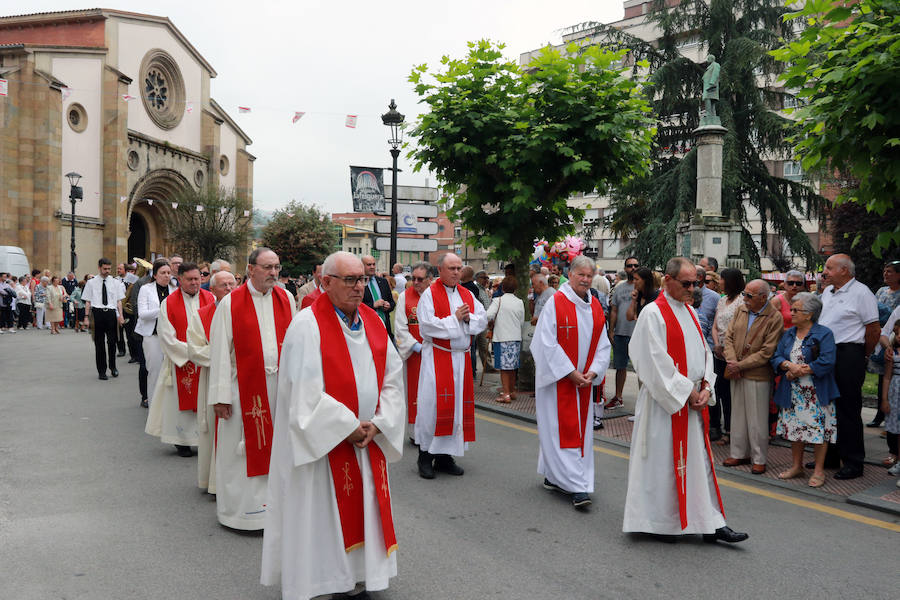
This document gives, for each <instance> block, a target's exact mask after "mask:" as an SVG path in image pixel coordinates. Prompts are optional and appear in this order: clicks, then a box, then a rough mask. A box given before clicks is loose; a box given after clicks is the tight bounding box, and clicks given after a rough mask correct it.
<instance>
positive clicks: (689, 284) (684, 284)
mask: <svg viewBox="0 0 900 600" xmlns="http://www.w3.org/2000/svg"><path fill="white" fill-rule="evenodd" d="M675 281H677V282H678V283H680V284H681V287H683V288H684V289H686V290H689V289H691V288H692V287H695V286H696V285H697V282H696V281H681V280H680V279H676V280H675Z"/></svg>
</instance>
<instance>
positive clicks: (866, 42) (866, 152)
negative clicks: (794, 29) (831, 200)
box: [772, 0, 900, 257]
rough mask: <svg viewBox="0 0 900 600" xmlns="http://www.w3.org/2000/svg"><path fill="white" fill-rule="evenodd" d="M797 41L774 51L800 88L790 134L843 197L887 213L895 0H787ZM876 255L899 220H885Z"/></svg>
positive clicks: (894, 114) (892, 172)
mask: <svg viewBox="0 0 900 600" xmlns="http://www.w3.org/2000/svg"><path fill="white" fill-rule="evenodd" d="M788 4H789V5H796V6H798V10H797V11H796V12H792V13H790V14H788V15H786V21H787V24H788V27H790V26H791V25H793V24H794V23H797V24H799V25H800V26H801V27H804V28H803V29H802V32H801V33H800V36H799V39H797V40H795V41H786V42H785V44H784V47H782V48H780V49H778V50H775V51H773V52H772V55H773V56H774V57H775V58H777V59H778V60H780V61H784V62H785V63H787V70H786V71H785V73H784V82H785V85H786V86H788V87H789V88H793V89H796V90H798V91H797V97H798V98H799V99H800V100H801V104H802V105H801V106H800V107H799V108H798V109H797V110H796V111H795V113H794V116H795V117H796V119H797V122H798V124H799V126H800V133H799V134H798V135H797V136H796V137H794V138H793V141H795V142H796V146H795V148H794V150H795V152H796V154H797V156H799V157H800V158H801V159H802V163H803V168H804V169H807V170H809V171H816V172H819V173H822V174H823V175H824V176H826V177H830V176H831V174H832V173H834V172H835V171H836V172H837V173H838V176H839V178H840V180H841V183H842V184H843V185H842V187H843V191H842V194H841V197H840V198H839V200H840V201H848V200H849V201H852V202H857V203H859V204H861V205H863V206H864V207H865V208H866V209H867V210H868V211H869V212H871V213H875V214H877V215H880V216H885V215H886V214H887V213H889V212H892V209H893V207H894V205H895V202H896V199H897V196H898V193H900V110H898V106H900V88H898V85H897V83H898V81H900V2H898V1H897V0H857V1H856V2H846V1H844V0H806V1H805V3H801V2H798V1H797V0H789V2H788ZM878 230H879V233H878V235H877V236H874V241H873V243H872V244H871V247H872V249H873V251H874V252H875V254H876V255H877V256H879V257H880V256H881V253H882V251H883V250H885V249H886V248H889V247H891V246H893V247H895V248H896V247H897V246H900V223H898V222H897V220H896V219H893V220H889V219H882V220H881V222H880V224H879V226H878Z"/></svg>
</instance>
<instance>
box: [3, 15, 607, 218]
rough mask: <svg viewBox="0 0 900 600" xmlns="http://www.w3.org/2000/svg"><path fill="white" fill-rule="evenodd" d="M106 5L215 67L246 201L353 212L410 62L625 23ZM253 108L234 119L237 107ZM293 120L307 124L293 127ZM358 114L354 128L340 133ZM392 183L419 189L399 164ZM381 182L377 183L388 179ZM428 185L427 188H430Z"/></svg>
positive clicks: (525, 46) (385, 161)
mask: <svg viewBox="0 0 900 600" xmlns="http://www.w3.org/2000/svg"><path fill="white" fill-rule="evenodd" d="M103 4H104V5H105V7H106V8H115V9H120V10H128V11H134V12H141V13H148V14H154V15H162V16H167V17H169V19H171V20H172V22H173V23H174V24H175V26H176V27H178V29H180V30H181V32H182V33H183V34H184V35H185V36H186V37H187V38H188V40H190V41H191V43H192V44H193V45H194V46H195V47H196V48H197V49H198V50H199V52H200V53H201V54H202V55H203V56H204V57H205V58H206V60H207V61H209V63H210V64H212V66H213V68H215V69H216V71H217V72H218V74H219V75H218V77H217V78H216V79H214V80H213V81H212V90H211V95H212V97H213V98H215V99H216V101H218V102H219V104H220V105H222V106H223V107H224V108H225V109H226V110H227V111H228V112H229V114H231V116H232V118H234V119H235V120H236V121H237V122H238V124H239V125H240V126H241V127H242V128H243V129H244V130H245V131H246V132H247V134H248V135H249V136H250V137H251V138H252V139H253V145H252V146H250V148H249V150H250V152H251V153H252V154H254V155H255V156H256V157H257V160H256V163H255V166H254V178H255V181H254V204H255V205H256V207H257V208H261V209H265V210H274V209H277V208H279V207H281V206H283V205H284V204H285V203H287V202H289V201H290V200H291V199H296V200H299V201H302V202H306V203H309V204H315V205H318V206H320V207H322V208H324V209H325V210H327V211H329V212H343V211H349V210H352V206H351V201H350V174H349V168H348V166H349V165H351V164H354V165H366V166H373V167H378V166H383V167H389V166H390V160H391V157H390V154H389V153H388V145H387V138H388V135H387V128H386V127H385V126H384V125H382V123H381V117H380V115H381V114H382V113H384V112H386V111H387V105H388V103H389V102H390V100H391V98H395V99H396V101H397V105H398V110H399V111H400V112H401V113H404V114H405V115H406V117H407V120H408V121H409V120H410V119H412V118H415V116H416V115H417V114H418V113H419V112H420V108H419V105H418V104H417V103H416V96H415V93H414V91H413V89H412V86H411V84H410V83H409V82H408V81H407V76H408V75H409V72H410V70H411V68H412V66H413V65H416V64H420V63H428V65H429V66H436V65H438V63H439V60H440V57H441V56H442V55H444V54H448V55H450V56H452V57H462V56H463V55H464V54H465V52H466V42H467V41H469V40H477V39H481V38H490V39H492V40H497V41H501V42H504V43H505V44H506V45H507V49H506V50H507V52H508V55H509V57H511V58H516V59H517V58H518V56H519V54H520V53H521V52H526V51H529V50H533V49H535V48H538V47H541V46H543V45H546V44H547V43H559V41H560V30H561V29H563V28H565V27H568V26H571V25H574V24H576V23H581V22H583V21H603V22H609V21H613V20H618V19H620V18H622V14H623V8H622V0H554V1H550V0H504V1H501V0H455V1H453V2H450V1H447V0H444V1H434V0H418V1H412V0H394V1H387V2H372V1H361V0H326V1H322V0H240V1H237V0H217V1H215V2H212V1H208V0H154V1H153V2H150V1H149V0H118V1H116V0H109V1H108V2H103ZM81 8H91V5H89V4H86V3H85V4H81V3H77V2H73V1H72V0H26V1H25V2H21V1H20V0H0V12H2V14H4V15H10V14H21V13H30V12H43V11H55V10H74V9H81ZM239 105H240V106H249V107H251V108H252V113H250V114H238V112H237V107H238V106H239ZM294 111H305V112H306V115H305V116H304V117H303V118H302V119H301V121H300V122H299V123H297V124H296V125H292V124H291V117H292V116H293V114H294ZM347 114H356V115H358V116H359V119H358V125H357V128H356V129H348V128H346V127H345V126H344V118H345V115H347ZM400 168H401V170H402V172H401V173H400V175H399V183H400V185H424V184H425V182H426V178H427V174H424V173H413V172H412V169H411V168H410V166H409V163H408V162H407V161H406V159H405V152H404V154H401V156H400ZM387 177H388V174H387V173H386V174H385V178H386V179H387ZM431 183H434V181H432V182H431Z"/></svg>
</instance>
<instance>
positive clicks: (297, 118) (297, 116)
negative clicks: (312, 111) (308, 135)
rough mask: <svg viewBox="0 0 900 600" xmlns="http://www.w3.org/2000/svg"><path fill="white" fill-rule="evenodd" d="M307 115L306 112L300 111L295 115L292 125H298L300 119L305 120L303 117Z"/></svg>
mask: <svg viewBox="0 0 900 600" xmlns="http://www.w3.org/2000/svg"><path fill="white" fill-rule="evenodd" d="M305 114H306V113H305V112H300V111H297V112H295V113H294V118H293V119H291V123H296V122H297V121H299V120H300V119H302V118H303V115H305Z"/></svg>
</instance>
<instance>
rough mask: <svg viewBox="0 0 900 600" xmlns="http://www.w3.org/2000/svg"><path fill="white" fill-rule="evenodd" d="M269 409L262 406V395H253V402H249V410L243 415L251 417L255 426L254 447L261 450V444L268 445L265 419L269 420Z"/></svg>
mask: <svg viewBox="0 0 900 600" xmlns="http://www.w3.org/2000/svg"><path fill="white" fill-rule="evenodd" d="M268 414H269V411H268V410H266V409H265V408H263V405H262V397H261V396H254V397H253V402H252V403H251V404H250V410H248V411H247V412H245V413H244V415H245V416H248V417H250V418H251V419H253V423H254V425H255V426H256V449H257V450H262V448H263V446H268V445H269V444H268V442H267V441H266V428H265V424H266V421H268V420H269V417H268Z"/></svg>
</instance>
